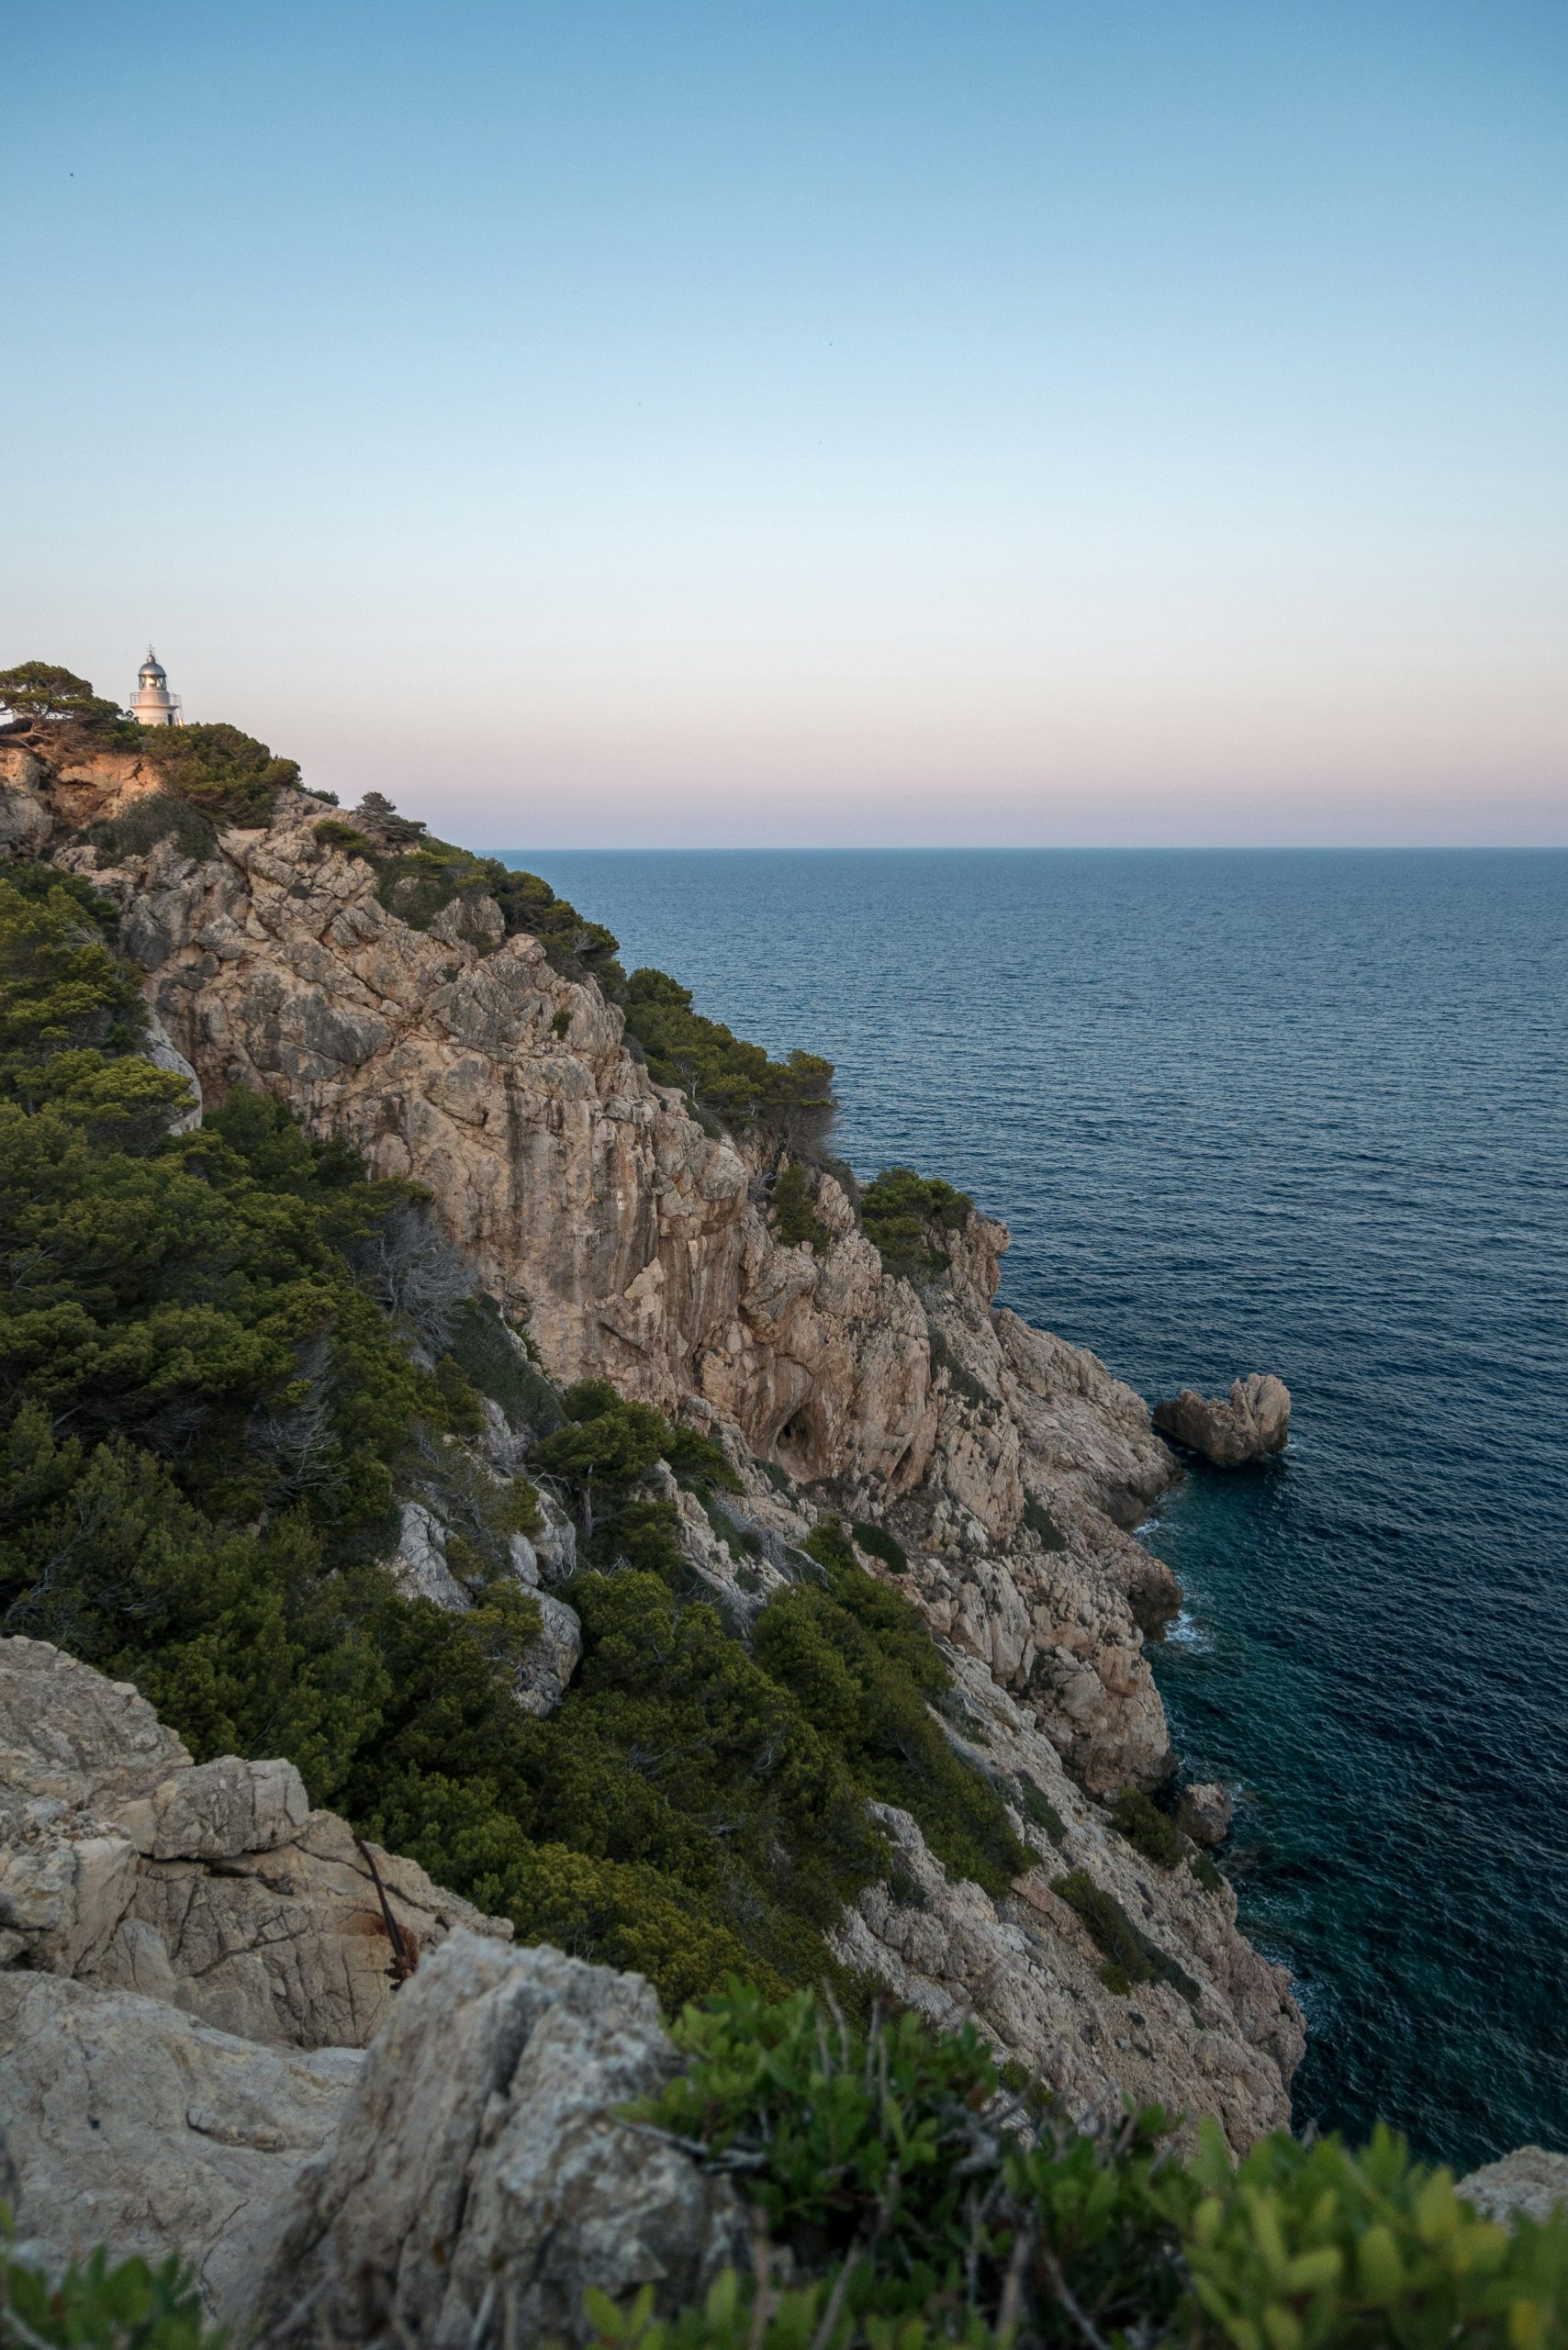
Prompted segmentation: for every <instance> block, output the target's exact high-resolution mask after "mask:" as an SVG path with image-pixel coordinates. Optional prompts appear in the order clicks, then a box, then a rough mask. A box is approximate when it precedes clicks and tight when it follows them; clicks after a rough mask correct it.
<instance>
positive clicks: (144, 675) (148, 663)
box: [137, 645, 169, 686]
mask: <svg viewBox="0 0 1568 2350" xmlns="http://www.w3.org/2000/svg"><path fill="white" fill-rule="evenodd" d="M137 676H138V677H139V678H140V682H141V684H142V685H144V686H166V685H167V684H168V682H169V673H168V671H167V670H166V669H165V668H164V666H163V664H162V661H160V660H159V658H158V655H156V654H155V653H154V652H153V650H152V648H151V645H149V646H148V648H147V658H146V660H145V661H144V662H143V663H142V665H141V666H140V669H139V670H138V672H137Z"/></svg>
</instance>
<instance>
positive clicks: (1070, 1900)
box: [1051, 1869, 1198, 2008]
mask: <svg viewBox="0 0 1568 2350" xmlns="http://www.w3.org/2000/svg"><path fill="white" fill-rule="evenodd" d="M1051 1891H1052V1892H1053V1893H1054V1894H1056V1895H1058V1897H1059V1898H1060V1899H1061V1900H1063V1901H1065V1902H1066V1903H1067V1906H1068V1908H1070V1909H1072V1910H1075V1911H1076V1912H1077V1914H1078V1916H1079V1917H1080V1918H1081V1919H1082V1920H1083V1922H1084V1924H1085V1925H1086V1926H1087V1927H1088V1929H1089V1932H1090V1936H1091V1938H1092V1941H1093V1943H1094V1947H1095V1948H1096V1950H1098V1951H1099V1952H1100V1953H1101V1954H1102V1956H1103V1959H1104V1961H1105V1964H1104V1965H1103V1967H1102V1968H1101V1969H1100V1980H1101V1981H1102V1982H1103V1984H1104V1985H1105V1987H1106V1988H1107V1990H1111V1991H1114V1992H1116V1993H1117V1994H1118V1996H1119V1997H1123V1998H1126V1995H1127V1993H1128V1992H1129V1991H1130V1990H1131V1989H1132V1987H1133V1986H1134V1984H1135V1983H1169V1984H1170V1987H1171V1989H1172V1990H1174V1991H1180V1993H1181V1994H1182V1997H1183V1998H1184V1999H1185V2000H1186V2002H1187V2004H1188V2006H1189V2007H1192V2008H1195V2007H1196V2006H1197V2004H1198V1986H1197V1985H1196V1984H1195V1983H1194V1982H1193V1978H1192V1976H1191V1975H1189V1974H1188V1973H1187V1971H1186V1969H1185V1967H1183V1966H1179V1965H1178V1964H1177V1963H1176V1961H1175V1960H1174V1959H1173V1958H1172V1957H1170V1954H1169V1953H1167V1952H1165V1951H1162V1950H1161V1949H1160V1948H1159V1944H1158V1942H1150V1941H1149V1939H1148V1935H1147V1934H1146V1933H1144V1932H1143V1931H1142V1930H1141V1928H1139V1927H1137V1926H1135V1925H1134V1923H1133V1921H1132V1919H1130V1918H1129V1917H1128V1915H1127V1913H1126V1910H1125V1909H1124V1908H1123V1907H1122V1905H1121V1903H1120V1902H1119V1901H1118V1900H1117V1899H1116V1897H1115V1895H1114V1893H1107V1892H1105V1890H1104V1889H1103V1886H1098V1885H1096V1884H1095V1882H1094V1880H1093V1878H1092V1876H1091V1875H1090V1874H1089V1873H1088V1871H1087V1870H1085V1869H1073V1870H1071V1871H1070V1873H1069V1874H1068V1875H1066V1876H1058V1877H1056V1878H1054V1879H1053V1880H1052V1884H1051Z"/></svg>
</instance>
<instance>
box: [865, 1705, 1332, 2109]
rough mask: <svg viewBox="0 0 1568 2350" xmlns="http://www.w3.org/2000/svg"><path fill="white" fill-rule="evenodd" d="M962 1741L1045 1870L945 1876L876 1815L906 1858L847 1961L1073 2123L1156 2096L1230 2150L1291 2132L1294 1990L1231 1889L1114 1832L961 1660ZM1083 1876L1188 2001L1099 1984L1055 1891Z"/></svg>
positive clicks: (1300, 2037) (1301, 2038)
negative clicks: (1188, 1990)
mask: <svg viewBox="0 0 1568 2350" xmlns="http://www.w3.org/2000/svg"><path fill="white" fill-rule="evenodd" d="M958 1691H959V1695H960V1696H961V1698H962V1701H963V1706H964V1710H965V1715H966V1717H967V1718H966V1721H965V1728H964V1732H963V1735H962V1738H961V1739H958V1740H956V1742H957V1743H958V1744H959V1745H960V1746H962V1747H964V1748H966V1749H967V1750H968V1751H969V1752H970V1753H971V1754H972V1755H973V1756H974V1758H975V1759H976V1760H977V1761H979V1762H980V1763H981V1765H982V1766H983V1767H984V1768H985V1769H987V1770H988V1771H989V1772H990V1773H991V1774H992V1776H993V1778H994V1779H995V1781H996V1784H997V1785H999V1786H1000V1787H1001V1789H1002V1792H1003V1794H1004V1795H1007V1796H1009V1799H1010V1801H1013V1802H1014V1807H1015V1808H1014V1827H1015V1830H1016V1831H1017V1833H1018V1834H1019V1836H1020V1837H1021V1838H1022V1839H1023V1841H1025V1843H1026V1844H1029V1845H1032V1846H1033V1848H1034V1850H1035V1851H1036V1853H1037V1854H1038V1855H1039V1865H1038V1866H1037V1867H1036V1869H1035V1870H1033V1871H1032V1872H1031V1873H1030V1874H1027V1875H1025V1877H1023V1878H1022V1879H1021V1880H1020V1881H1019V1883H1018V1885H1017V1886H1015V1887H1014V1891H1013V1892H1012V1894H1011V1895H1010V1896H1008V1897H1007V1898H1005V1899H1004V1900H1002V1901H1000V1902H993V1901H992V1900H991V1898H990V1897H989V1896H988V1895H987V1894H985V1893H984V1892H982V1891H981V1889H980V1886H975V1885H969V1884H963V1883H957V1882H954V1881H953V1880H951V1879H950V1878H949V1877H948V1876H947V1874H946V1871H945V1870H944V1868H943V1867H942V1865H941V1863H939V1862H938V1861H937V1860H936V1859H935V1857H934V1856H933V1854H932V1853H931V1852H928V1851H927V1849H926V1846H925V1843H924V1839H923V1838H922V1836H921V1833H920V1830H919V1829H918V1828H917V1826H916V1825H915V1822H914V1821H913V1819H912V1818H910V1817H909V1815H908V1814H907V1813H905V1812H902V1811H897V1810H895V1809H893V1808H892V1807H886V1806H878V1807H875V1808H876V1811H877V1816H878V1818H879V1820H880V1822H881V1824H882V1826H883V1828H884V1829H885V1830H886V1831H887V1832H888V1834H889V1835H890V1838H891V1839H892V1841H893V1843H894V1846H895V1848H896V1853H897V1859H896V1862H895V1864H894V1866H893V1868H892V1869H891V1870H890V1873H889V1875H888V1877H887V1880H886V1881H885V1882H883V1883H880V1884H877V1885H873V1886H867V1887H866V1888H865V1889H864V1890H863V1891H862V1892H861V1893H860V1894H859V1895H858V1896H857V1899H856V1901H855V1903H854V1905H853V1906H852V1908H851V1909H850V1910H849V1912H848V1914H847V1915H846V1919H844V1921H843V1923H842V1924H841V1926H840V1927H839V1929H838V1930H837V1932H836V1934H835V1937H834V1941H835V1946H836V1949H837V1953H838V1955H839V1956H840V1957H841V1958H842V1959H844V1960H845V1961H846V1963H847V1964H851V1965H855V1966H858V1967H863V1968H865V1969H867V1970H868V1972H869V1973H871V1974H872V1975H875V1976H876V1977H877V1978H878V1979H879V1981H881V1982H883V1983H886V1984H887V1985H888V1986H890V1989H891V1990H892V1991H893V1993H894V1995H895V1997H898V1998H900V1999H902V2000H904V2001H906V2002H907V2003H908V2004H909V2005H910V2006H911V2007H914V2008H917V2009H919V2010H920V2011H921V2013H922V2014H924V2015H925V2016H927V2017H928V2018H929V2019H930V2020H931V2021H932V2022H933V2023H935V2024H936V2025H937V2026H938V2027H941V2028H948V2029H952V2028H956V2027H957V2026H958V2024H959V2023H961V2022H962V2021H963V2020H965V2018H966V2017H969V2016H972V2017H973V2018H974V2019H975V2020H976V2021H977V2022H978V2023H979V2024H980V2028H981V2030H982V2031H984V2032H985V2033H986V2034H987V2036H988V2037H989V2038H990V2039H991V2041H992V2042H993V2044H994V2045H995V2046H996V2048H997V2049H998V2051H999V2053H1001V2054H1002V2055H1003V2056H1005V2057H1015V2058H1017V2059H1018V2060H1019V2061H1021V2062H1022V2063H1023V2064H1025V2065H1027V2066H1028V2068H1029V2069H1030V2071H1031V2072H1033V2073H1035V2074H1036V2075H1037V2076H1039V2077H1040V2078H1041V2079H1043V2080H1045V2081H1047V2083H1049V2085H1050V2086H1051V2087H1052V2088H1053V2089H1054V2090H1055V2091H1056V2093H1057V2095H1058V2098H1060V2099H1061V2101H1062V2103H1063V2105H1064V2107H1065V2108H1066V2109H1067V2111H1068V2112H1069V2113H1070V2115H1071V2116H1073V2117H1074V2118H1075V2119H1076V2118H1080V2117H1101V2118H1103V2117H1104V2116H1106V2115H1114V2114H1116V2113H1118V2112H1119V2111H1120V2110H1121V2101H1122V2098H1123V2097H1124V2095H1125V2096H1126V2097H1129V2098H1132V2099H1133V2101H1134V2102H1135V2103H1144V2104H1147V2103H1150V2102H1158V2103H1160V2104H1163V2105H1165V2106H1167V2107H1168V2108H1169V2109H1171V2110H1172V2111H1177V2112H1181V2113H1182V2114H1184V2115H1186V2116H1187V2117H1188V2118H1189V2126H1191V2123H1192V2121H1193V2118H1195V2117H1196V2116H1197V2115H1198V2114H1200V2113H1210V2114H1213V2115H1214V2116H1215V2119H1216V2120H1217V2121H1218V2122H1219V2124H1220V2126H1221V2128H1222V2129H1223V2131H1224V2132H1225V2134H1226V2139H1227V2140H1228V2142H1229V2143H1230V2144H1231V2146H1232V2148H1233V2149H1234V2150H1235V2151H1237V2152H1238V2153H1239V2152H1241V2151H1242V2150H1243V2149H1244V2148H1245V2147H1247V2146H1249V2145H1250V2144H1251V2143H1252V2142H1253V2140H1254V2139H1255V2138H1258V2137H1259V2136H1260V2135H1262V2134H1263V2133H1264V2132H1267V2131H1270V2130H1275V2129H1281V2128H1284V2127H1286V2126H1288V2124H1289V2121H1290V2080H1291V2076H1292V2074H1293V2073H1294V2070H1295V2067H1296V2065H1298V2064H1299V2063H1300V2061H1301V2057H1302V2053H1303V2051H1304V2048H1305V2034H1304V2032H1303V2029H1302V2021H1301V2016H1300V2013H1299V2010H1298V2009H1297V2008H1296V2005H1295V2002H1294V1998H1293V1997H1292V1996H1291V1989H1290V1983H1289V1979H1288V1977H1287V1976H1286V1975H1285V1973H1284V1971H1283V1969H1282V1968H1281V1967H1277V1966H1273V1965H1271V1964H1270V1963H1269V1961H1268V1960H1266V1959H1264V1958H1261V1957H1260V1955H1259V1954H1258V1953H1257V1952H1256V1951H1254V1950H1253V1949H1252V1948H1251V1947H1250V1945H1249V1943H1248V1942H1246V1941H1245V1940H1244V1938H1243V1937H1242V1936H1241V1935H1240V1934H1239V1933H1238V1931H1237V1927H1236V1896H1235V1893H1234V1892H1233V1891H1232V1889H1231V1887H1230V1886H1228V1885H1224V1886H1221V1887H1220V1888H1219V1889H1218V1890H1217V1891H1215V1892H1210V1891H1208V1890H1206V1889H1205V1888H1204V1886H1201V1885H1200V1884H1199V1882H1198V1880H1197V1878H1196V1877H1194V1876H1193V1874H1192V1872H1191V1870H1190V1869H1188V1868H1187V1867H1185V1866H1182V1867H1179V1868H1176V1869H1172V1870H1163V1869H1159V1868H1155V1867H1152V1866H1151V1865H1150V1864H1149V1863H1148V1862H1147V1861H1145V1860H1144V1859H1143V1858H1142V1856H1141V1855H1140V1854H1138V1853H1137V1852H1135V1851H1134V1850H1133V1849H1132V1847H1131V1846H1130V1845H1129V1844H1127V1843H1126V1842H1125V1841H1124V1840H1123V1839H1122V1838H1121V1837H1119V1836H1117V1835H1115V1834H1114V1833H1113V1832H1112V1831H1111V1830H1109V1829H1108V1827H1107V1826H1106V1823H1105V1819H1104V1815H1103V1813H1102V1812H1100V1811H1099V1810H1098V1809H1097V1808H1096V1807H1094V1806H1093V1805H1092V1804H1090V1803H1087V1802H1085V1800H1084V1798H1083V1796H1082V1795H1081V1792H1080V1790H1079V1788H1078V1787H1077V1785H1075V1784H1074V1782H1073V1781H1072V1780H1070V1778H1069V1777H1068V1776H1067V1775H1066V1774H1065V1773H1064V1772H1063V1770H1062V1766H1061V1762H1060V1760H1059V1758H1058V1755H1057V1753H1056V1751H1055V1750H1054V1748H1053V1747H1052V1745H1051V1743H1050V1741H1049V1740H1047V1738H1046V1737H1045V1736H1044V1735H1043V1734H1042V1732H1041V1731H1040V1730H1039V1729H1037V1728H1036V1726H1035V1724H1034V1722H1033V1721H1032V1720H1031V1719H1030V1718H1029V1716H1028V1715H1027V1714H1026V1713H1025V1711H1024V1709H1023V1708H1022V1707H1019V1706H1017V1705H1016V1704H1014V1702H1013V1700H1012V1699H1010V1698H1009V1697H1007V1696H1006V1695H1004V1694H1003V1693H1002V1691H1001V1690H999V1689H997V1688H996V1686H995V1684H994V1683H992V1682H991V1680H990V1678H989V1676H988V1675H987V1674H986V1673H985V1672H984V1671H983V1669H982V1668H981V1667H980V1665H979V1664H978V1663H975V1662H968V1661H960V1663H959V1668H958ZM1073 1870H1082V1871H1083V1872H1085V1873H1086V1874H1088V1875H1089V1876H1090V1877H1091V1878H1092V1881H1093V1882H1094V1883H1095V1884H1096V1885H1097V1886H1099V1887H1100V1888H1101V1890H1102V1891H1103V1892H1104V1893H1107V1894H1109V1895H1110V1896H1111V1897H1112V1898H1113V1899H1114V1901H1115V1902H1117V1904H1118V1905H1119V1906H1120V1907H1121V1908H1122V1909H1123V1911H1124V1912H1125V1913H1126V1916H1127V1917H1128V1918H1129V1919H1131V1920H1132V1922H1133V1923H1134V1924H1135V1925H1136V1926H1137V1928H1138V1929H1139V1930H1140V1931H1142V1932H1143V1933H1145V1934H1146V1935H1147V1936H1148V1939H1149V1940H1150V1941H1151V1942H1153V1943H1154V1944H1155V1946H1156V1947H1157V1948H1159V1950H1161V1951H1162V1952H1163V1953H1165V1954H1166V1956H1167V1957H1168V1958H1170V1960H1172V1961H1173V1962H1174V1964H1176V1966H1178V1967H1179V1968H1180V1969H1181V1970H1182V1974H1183V1975H1185V1976H1186V1977H1187V1978H1188V1980H1189V1982H1190V1985H1191V1986H1192V1997H1190V1998H1189V1997H1187V1996H1184V1995H1183V1993H1182V1991H1181V1990H1180V1989H1178V1988H1177V1987H1175V1986H1173V1985H1172V1984H1170V1983H1167V1982H1153V1983H1142V1984H1138V1985H1137V1986H1135V1988H1134V1990H1133V1992H1132V1994H1131V1995H1130V1996H1122V1995H1119V1994H1118V1993H1116V1992H1114V1991H1113V1990H1112V1989H1111V1988H1110V1987H1109V1986H1107V1985H1106V1984H1105V1983H1104V1982H1103V1979H1102V1976H1101V1973H1100V1969H1101V1966H1102V1964H1103V1954H1102V1953H1101V1952H1099V1951H1098V1950H1097V1949H1096V1948H1095V1946H1094V1944H1093V1942H1092V1940H1091V1938H1090V1936H1089V1933H1088V1930H1087V1929H1086V1928H1085V1927H1084V1926H1083V1924H1082V1923H1081V1920H1080V1919H1079V1918H1078V1917H1077V1915H1076V1913H1075V1912H1074V1911H1073V1910H1072V1909H1070V1908H1069V1907H1068V1905H1067V1904H1066V1903H1065V1902H1064V1901H1062V1900H1061V1899H1059V1898H1058V1896H1057V1895H1056V1894H1055V1893H1054V1892H1053V1891H1052V1889H1051V1888H1052V1884H1053V1880H1055V1879H1056V1878H1057V1877H1058V1876H1060V1875H1063V1874H1067V1873H1069V1872H1070V1871H1073Z"/></svg>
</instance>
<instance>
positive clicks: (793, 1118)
mask: <svg viewBox="0 0 1568 2350" xmlns="http://www.w3.org/2000/svg"><path fill="white" fill-rule="evenodd" d="M622 1002H623V1008H624V1010H625V1013H626V1031H627V1034H628V1035H630V1036H633V1037H634V1038H635V1039H636V1042H637V1043H638V1045H639V1046H641V1047H642V1050H643V1052H644V1056H645V1057H646V1059H647V1064H648V1073H649V1075H650V1076H651V1077H653V1078H654V1079H655V1080H656V1081H657V1082H658V1083H659V1084H660V1085H678V1086H680V1087H681V1088H682V1089H683V1091H685V1092H686V1093H688V1094H689V1096H690V1098H691V1101H692V1102H693V1103H694V1104H695V1106H696V1107H697V1109H698V1110H699V1111H700V1112H701V1113H704V1114H705V1115H706V1116H708V1117H709V1118H711V1119H713V1120H716V1121H718V1122H719V1123H721V1124H722V1125H726V1126H729V1127H732V1128H734V1130H736V1131H738V1132H741V1133H744V1132H745V1131H746V1129H747V1128H749V1127H754V1126H755V1127H763V1128H766V1129H767V1132H768V1134H769V1135H770V1136H773V1137H774V1138H775V1139H776V1140H777V1141H778V1143H779V1144H780V1145H782V1146H783V1147H785V1148H786V1149H790V1150H796V1151H799V1150H801V1149H805V1148H809V1147H812V1145H815V1144H820V1143H821V1142H822V1140H823V1138H824V1137H825V1136H826V1134H827V1132H828V1129H829V1127H830V1126H831V1125H832V1123H833V1114H834V1106H835V1104H834V1094H833V1063H832V1062H831V1061H826V1060H823V1058H822V1057H821V1056H820V1054H817V1053H803V1052H793V1053H790V1055H789V1057H787V1058H786V1059H784V1060H782V1061H776V1060H772V1059H770V1058H769V1057H768V1056H767V1053H765V1052H764V1051H763V1049H762V1047H761V1046H760V1045H748V1044H747V1043H745V1040H744V1039H743V1038H741V1037H739V1036H736V1035H734V1034H733V1033H732V1031H731V1030H730V1029H728V1028H726V1027H725V1026H724V1025H723V1024H722V1022H720V1021H717V1020H708V1019H705V1018H704V1017H703V1015H702V1014H701V1013H700V1012H694V1011H693V1009H692V1004H691V990H690V989H689V988H683V987H682V986H681V984H680V982H679V981H678V979H671V978H670V977H669V975H668V973H667V972H665V971H654V970H647V969H643V970H636V971H633V974H632V976H631V978H630V979H629V980H628V981H627V983H626V992H625V995H624V998H623V999H622ZM802 1188H803V1186H802ZM802 1237H808V1236H804V1235H803V1236H802Z"/></svg>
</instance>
